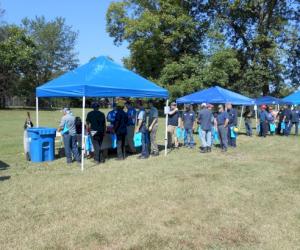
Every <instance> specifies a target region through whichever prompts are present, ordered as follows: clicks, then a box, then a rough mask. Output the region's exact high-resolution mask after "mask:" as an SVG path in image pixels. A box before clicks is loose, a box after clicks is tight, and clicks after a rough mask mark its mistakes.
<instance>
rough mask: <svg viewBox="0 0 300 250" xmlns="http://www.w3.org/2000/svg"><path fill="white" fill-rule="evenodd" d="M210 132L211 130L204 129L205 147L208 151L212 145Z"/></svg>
mask: <svg viewBox="0 0 300 250" xmlns="http://www.w3.org/2000/svg"><path fill="white" fill-rule="evenodd" d="M211 135H212V133H211V130H208V131H206V138H207V148H208V151H209V152H210V151H211V146H212V139H211V138H212V137H211Z"/></svg>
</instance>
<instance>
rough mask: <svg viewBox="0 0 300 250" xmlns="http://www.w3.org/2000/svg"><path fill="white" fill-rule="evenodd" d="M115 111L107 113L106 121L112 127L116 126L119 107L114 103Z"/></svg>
mask: <svg viewBox="0 0 300 250" xmlns="http://www.w3.org/2000/svg"><path fill="white" fill-rule="evenodd" d="M112 106H113V109H112V110H111V111H109V112H108V113H107V116H106V119H107V121H108V122H109V123H110V125H112V126H113V125H114V122H115V119H116V114H117V105H116V104H115V103H113V105H112Z"/></svg>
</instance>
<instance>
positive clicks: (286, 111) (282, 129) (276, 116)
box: [243, 105, 300, 137]
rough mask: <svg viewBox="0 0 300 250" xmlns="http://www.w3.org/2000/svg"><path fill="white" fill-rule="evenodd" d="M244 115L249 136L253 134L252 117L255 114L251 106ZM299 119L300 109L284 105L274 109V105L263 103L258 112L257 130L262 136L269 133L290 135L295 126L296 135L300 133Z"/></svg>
mask: <svg viewBox="0 0 300 250" xmlns="http://www.w3.org/2000/svg"><path fill="white" fill-rule="evenodd" d="M243 117H244V120H245V127H246V133H247V135H248V136H252V135H253V132H252V122H251V119H252V117H253V114H252V112H251V110H250V108H249V107H247V108H246V110H245V112H244V113H243ZM299 121H300V111H299V109H296V108H294V109H292V107H291V106H289V105H284V106H283V107H282V108H281V109H279V110H274V109H273V107H272V106H267V105H261V106H260V110H259V112H258V127H257V131H258V132H259V136H261V137H266V136H267V135H268V133H269V134H270V135H274V134H278V135H285V136H289V135H290V133H291V130H292V128H293V127H294V126H295V135H298V129H299Z"/></svg>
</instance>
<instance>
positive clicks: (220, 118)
mask: <svg viewBox="0 0 300 250" xmlns="http://www.w3.org/2000/svg"><path fill="white" fill-rule="evenodd" d="M228 122H229V117H228V112H226V111H224V108H223V105H219V106H218V114H217V117H216V118H215V126H216V127H217V129H218V133H219V137H220V143H221V148H222V152H226V151H227V148H228V136H227V132H228Z"/></svg>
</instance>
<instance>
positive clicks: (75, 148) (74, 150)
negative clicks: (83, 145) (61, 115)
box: [71, 135, 81, 162]
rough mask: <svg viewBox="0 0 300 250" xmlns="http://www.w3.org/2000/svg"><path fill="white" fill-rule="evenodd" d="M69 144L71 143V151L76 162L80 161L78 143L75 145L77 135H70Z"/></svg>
mask: <svg viewBox="0 0 300 250" xmlns="http://www.w3.org/2000/svg"><path fill="white" fill-rule="evenodd" d="M71 144H72V153H73V156H74V159H75V160H76V161H77V162H81V158H80V154H79V152H78V145H77V136H76V135H74V136H71Z"/></svg>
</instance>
